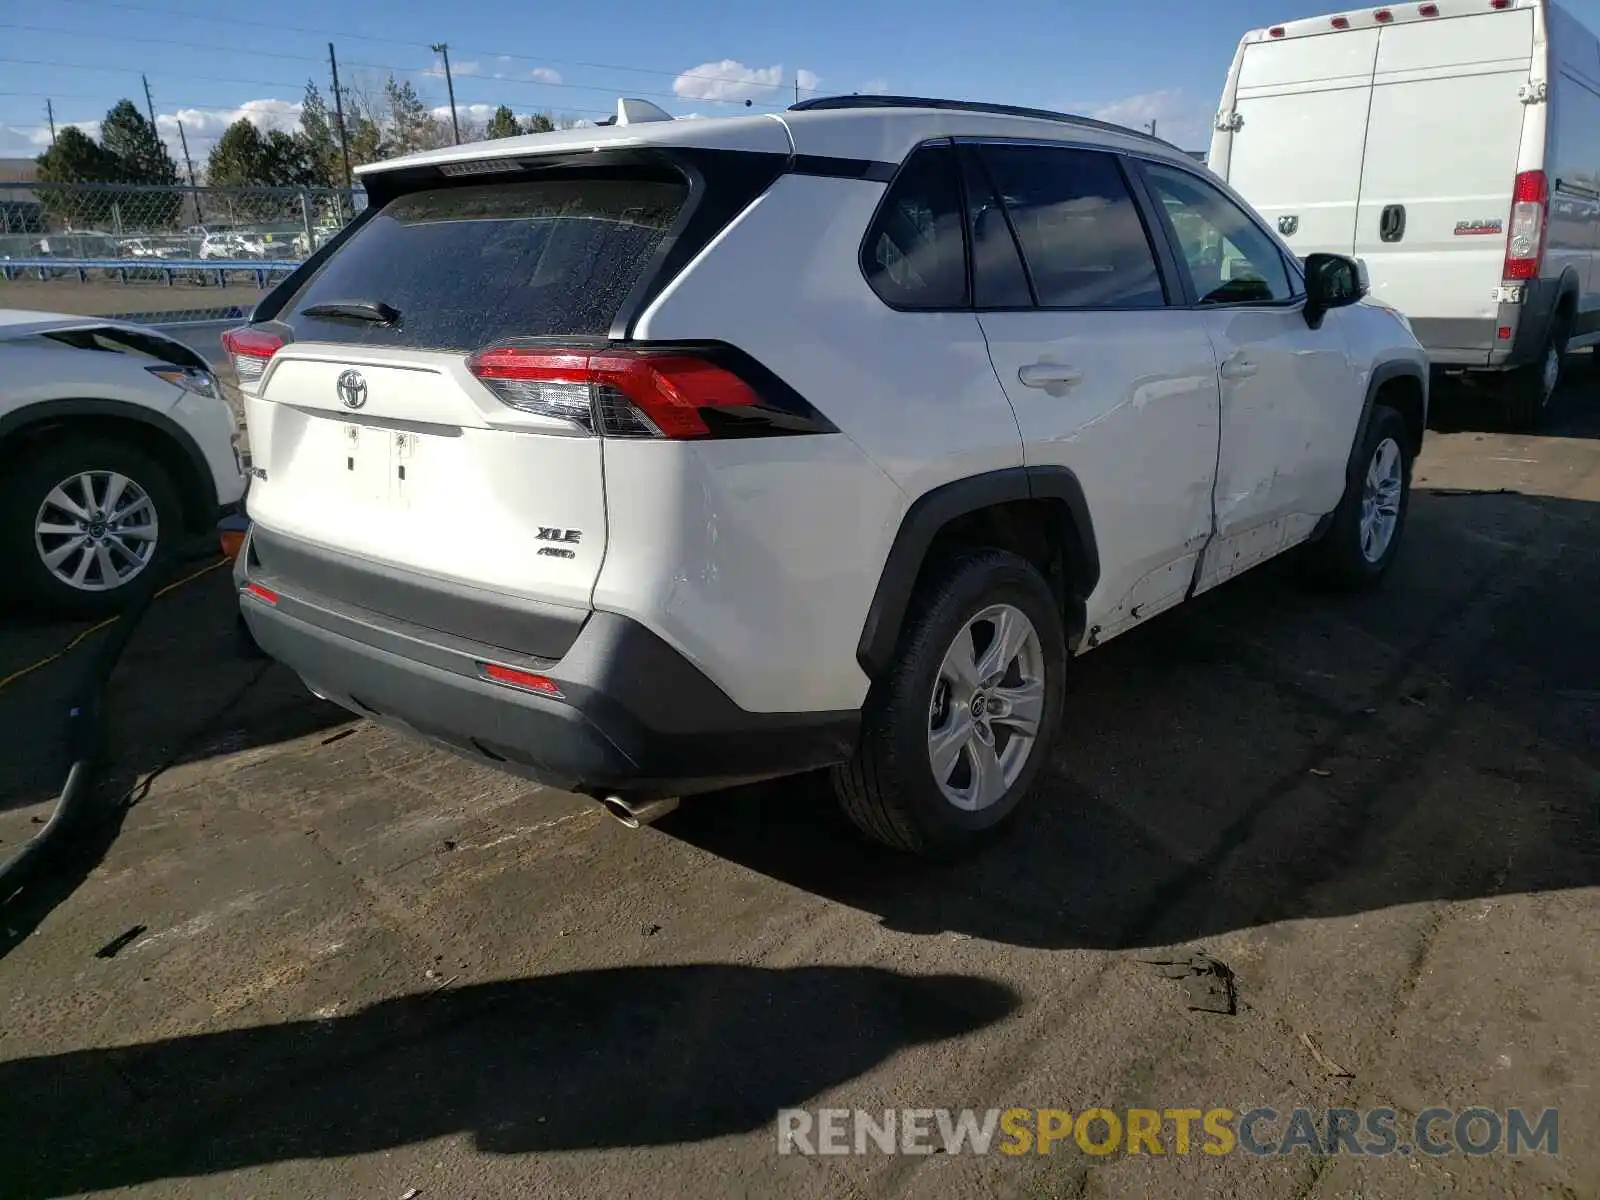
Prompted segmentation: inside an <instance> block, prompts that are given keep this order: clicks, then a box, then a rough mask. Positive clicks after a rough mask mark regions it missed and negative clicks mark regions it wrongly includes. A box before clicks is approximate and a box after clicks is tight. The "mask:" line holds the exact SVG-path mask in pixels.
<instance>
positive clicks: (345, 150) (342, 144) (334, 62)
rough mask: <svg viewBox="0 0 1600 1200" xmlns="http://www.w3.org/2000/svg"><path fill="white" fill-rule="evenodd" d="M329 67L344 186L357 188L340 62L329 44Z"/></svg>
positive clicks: (331, 44)
mask: <svg viewBox="0 0 1600 1200" xmlns="http://www.w3.org/2000/svg"><path fill="white" fill-rule="evenodd" d="M328 65H329V66H330V67H332V68H333V111H334V114H335V115H336V116H337V117H338V119H339V153H340V154H341V155H343V156H344V186H345V187H347V188H353V187H355V176H354V175H352V174H350V135H349V133H348V132H346V130H345V127H344V93H343V92H341V91H340V90H339V60H338V59H337V58H335V57H334V53H333V43H332V42H329V43H328Z"/></svg>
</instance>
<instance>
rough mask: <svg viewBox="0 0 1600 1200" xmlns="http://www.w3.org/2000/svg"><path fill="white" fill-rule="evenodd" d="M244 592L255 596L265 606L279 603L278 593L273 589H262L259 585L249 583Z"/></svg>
mask: <svg viewBox="0 0 1600 1200" xmlns="http://www.w3.org/2000/svg"><path fill="white" fill-rule="evenodd" d="M244 590H245V592H246V593H247V594H248V595H251V596H254V597H255V598H256V599H257V600H259V601H261V603H263V604H276V603H277V602H278V593H277V592H275V591H273V590H272V589H271V588H267V587H262V586H261V585H260V584H259V583H247V584H245V585H244Z"/></svg>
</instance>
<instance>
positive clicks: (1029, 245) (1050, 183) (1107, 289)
mask: <svg viewBox="0 0 1600 1200" xmlns="http://www.w3.org/2000/svg"><path fill="white" fill-rule="evenodd" d="M981 154H982V157H983V161H984V164H985V165H986V166H987V167H988V168H989V174H990V175H991V177H992V178H993V179H994V182H995V187H996V188H998V189H999V192H1000V195H1001V198H1002V200H1003V201H1004V203H1005V206H1006V211H1007V212H1008V213H1009V214H1010V216H1011V224H1012V226H1013V227H1014V228H1015V229H1016V231H1017V238H1018V240H1019V241H1020V242H1021V243H1022V254H1023V258H1024V259H1025V260H1026V262H1027V266H1028V273H1029V275H1030V276H1031V277H1032V279H1033V290H1034V292H1035V294H1036V295H1037V296H1038V298H1039V305H1040V307H1042V308H1161V307H1163V306H1164V305H1165V304H1166V302H1167V298H1166V294H1165V292H1164V291H1163V290H1162V286H1161V275H1160V272H1159V271H1158V270H1157V268H1156V257H1155V251H1154V250H1153V249H1152V248H1151V246H1150V239H1149V237H1148V235H1147V234H1146V232H1145V228H1144V222H1143V221H1142V220H1141V219H1140V217H1139V210H1138V208H1137V207H1136V206H1135V204H1134V200H1133V196H1132V195H1131V194H1130V193H1129V191H1128V187H1127V184H1126V183H1125V182H1124V181H1123V178H1122V171H1121V169H1120V168H1119V167H1118V166H1117V162H1116V159H1115V158H1114V157H1113V156H1111V155H1109V154H1102V153H1098V152H1096V151H1092V150H1069V149H1055V148H1051V147H1043V146H1005V145H988V146H984V147H982V148H981Z"/></svg>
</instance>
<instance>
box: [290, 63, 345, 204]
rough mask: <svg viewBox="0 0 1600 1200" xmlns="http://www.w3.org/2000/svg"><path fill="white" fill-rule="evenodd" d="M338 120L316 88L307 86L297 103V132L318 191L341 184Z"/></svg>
mask: <svg viewBox="0 0 1600 1200" xmlns="http://www.w3.org/2000/svg"><path fill="white" fill-rule="evenodd" d="M338 123H339V122H338V117H337V115H336V114H335V113H333V112H330V111H329V109H328V102H327V101H326V100H324V99H323V98H322V93H321V92H320V91H318V90H317V85H316V84H314V83H311V82H309V81H308V82H307V83H306V94H305V98H304V99H303V100H302V101H301V102H300V132H299V134H298V137H299V139H300V141H301V143H302V144H303V145H304V148H305V153H306V162H307V164H308V166H309V167H310V169H311V173H312V175H313V181H314V182H315V183H316V184H317V185H318V186H319V187H335V186H342V185H343V184H344V156H343V155H342V154H341V153H340V150H339V130H338Z"/></svg>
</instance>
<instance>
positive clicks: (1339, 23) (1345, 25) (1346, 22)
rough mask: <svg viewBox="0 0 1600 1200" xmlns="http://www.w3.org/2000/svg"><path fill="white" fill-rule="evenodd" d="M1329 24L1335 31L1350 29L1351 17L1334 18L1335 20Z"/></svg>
mask: <svg viewBox="0 0 1600 1200" xmlns="http://www.w3.org/2000/svg"><path fill="white" fill-rule="evenodd" d="M1328 24H1330V25H1332V26H1333V27H1334V28H1335V29H1349V28H1350V18H1349V17H1334V18H1333V20H1331V21H1329V22H1328Z"/></svg>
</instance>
